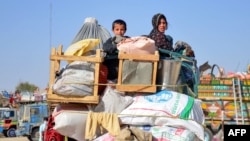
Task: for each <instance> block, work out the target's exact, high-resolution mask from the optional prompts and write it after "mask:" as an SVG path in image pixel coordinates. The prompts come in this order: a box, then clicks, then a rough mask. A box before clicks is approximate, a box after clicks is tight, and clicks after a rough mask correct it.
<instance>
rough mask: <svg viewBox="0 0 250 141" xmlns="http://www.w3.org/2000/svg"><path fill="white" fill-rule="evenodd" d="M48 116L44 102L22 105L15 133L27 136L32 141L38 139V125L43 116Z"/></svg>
mask: <svg viewBox="0 0 250 141" xmlns="http://www.w3.org/2000/svg"><path fill="white" fill-rule="evenodd" d="M48 116H49V111H48V104H47V103H46V102H38V103H33V104H25V105H22V106H21V107H20V119H19V122H18V126H17V130H16V135H17V136H27V137H28V138H29V139H30V140H32V141H38V139H39V126H40V125H41V124H42V123H43V118H44V117H48Z"/></svg>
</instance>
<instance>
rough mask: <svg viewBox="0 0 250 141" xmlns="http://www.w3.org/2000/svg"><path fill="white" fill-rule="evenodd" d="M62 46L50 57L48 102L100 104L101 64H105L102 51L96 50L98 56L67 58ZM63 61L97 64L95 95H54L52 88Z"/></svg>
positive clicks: (54, 49) (52, 52)
mask: <svg viewBox="0 0 250 141" xmlns="http://www.w3.org/2000/svg"><path fill="white" fill-rule="evenodd" d="M62 48H63V47H62V45H60V46H59V47H58V49H57V50H56V48H52V49H51V55H50V81H49V90H48V95H47V101H48V102H59V103H88V104H97V103H99V96H98V81H99V70H100V63H101V62H103V58H102V57H101V50H99V49H97V50H96V56H95V57H91V56H65V55H63V52H62ZM63 61H88V62H93V63H95V72H94V73H95V76H94V89H93V95H91V96H82V97H80V96H63V95H58V94H55V93H53V91H52V86H53V85H54V83H55V75H56V73H57V72H59V71H60V67H61V64H62V62H63Z"/></svg>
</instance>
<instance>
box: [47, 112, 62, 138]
mask: <svg viewBox="0 0 250 141" xmlns="http://www.w3.org/2000/svg"><path fill="white" fill-rule="evenodd" d="M54 125H55V122H54V118H53V117H52V116H51V115H50V117H49V120H48V126H47V128H46V129H45V131H44V134H43V135H44V141H64V136H63V135H61V134H59V133H58V132H57V131H56V130H54V129H53V126H54Z"/></svg>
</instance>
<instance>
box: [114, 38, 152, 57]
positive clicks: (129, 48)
mask: <svg viewBox="0 0 250 141" xmlns="http://www.w3.org/2000/svg"><path fill="white" fill-rule="evenodd" d="M117 49H118V50H119V51H124V52H126V53H127V54H154V53H155V51H156V46H155V41H154V40H152V39H150V38H148V37H143V36H136V37H131V38H126V39H124V40H122V41H121V42H120V43H118V44H117Z"/></svg>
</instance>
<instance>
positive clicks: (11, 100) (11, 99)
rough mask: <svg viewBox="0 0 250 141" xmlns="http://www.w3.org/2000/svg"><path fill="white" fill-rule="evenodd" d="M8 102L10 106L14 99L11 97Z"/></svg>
mask: <svg viewBox="0 0 250 141" xmlns="http://www.w3.org/2000/svg"><path fill="white" fill-rule="evenodd" d="M9 102H10V104H13V103H14V97H13V96H11V97H10V99H9Z"/></svg>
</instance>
